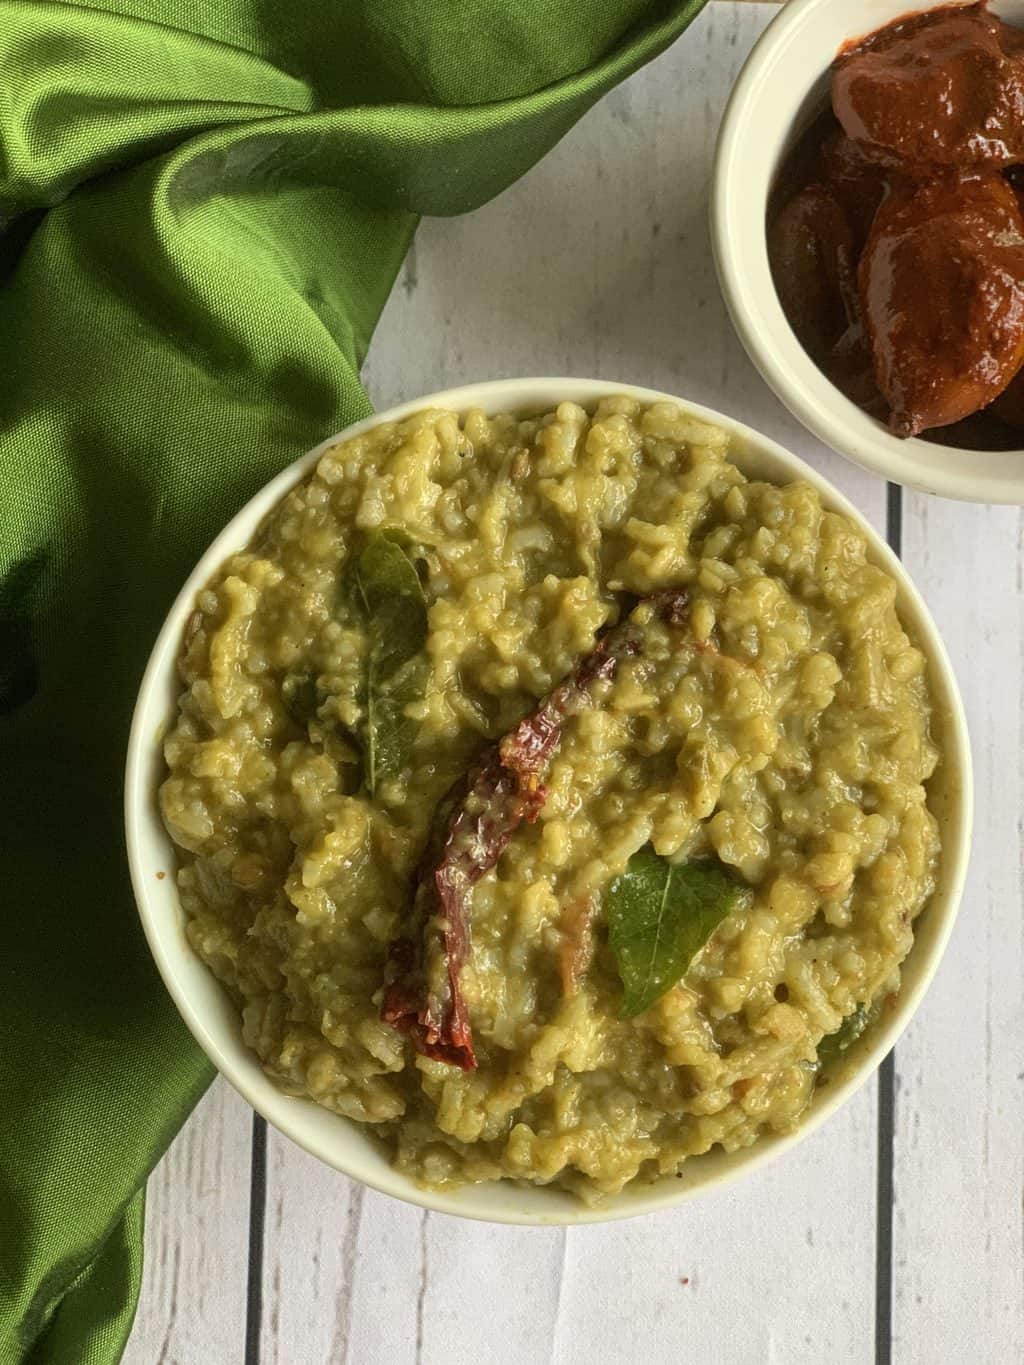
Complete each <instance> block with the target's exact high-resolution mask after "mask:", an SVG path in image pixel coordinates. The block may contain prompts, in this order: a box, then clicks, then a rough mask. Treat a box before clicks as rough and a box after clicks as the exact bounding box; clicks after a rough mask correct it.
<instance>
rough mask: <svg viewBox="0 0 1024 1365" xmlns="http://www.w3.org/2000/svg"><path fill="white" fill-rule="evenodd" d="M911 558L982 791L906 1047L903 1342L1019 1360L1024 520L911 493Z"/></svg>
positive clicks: (901, 1349)
mask: <svg viewBox="0 0 1024 1365" xmlns="http://www.w3.org/2000/svg"><path fill="white" fill-rule="evenodd" d="M905 508H906V512H905V518H904V558H905V560H906V564H907V567H908V568H909V569H910V571H911V573H912V574H913V575H914V577H915V579H916V580H917V582H918V584H919V585H920V587H921V589H922V591H923V593H924V596H925V598H926V599H927V601H928V603H929V605H930V606H931V608H932V611H933V613H934V615H935V618H936V621H937V623H938V626H939V629H940V630H941V631H942V633H943V636H944V638H945V640H946V644H947V646H948V648H949V652H950V656H951V658H952V661H953V666H954V668H955V669H956V673H957V676H958V678H959V679H960V685H961V688H962V690H963V694H964V702H965V705H966V708H967V722H968V726H969V728H970V732H971V740H972V745H973V750H974V759H975V781H976V784H977V792H976V802H977V814H976V818H975V832H974V848H973V854H972V859H971V871H970V876H969V881H968V886H967V891H966V894H965V896H964V902H963V906H962V908H961V911H960V918H959V922H958V924H957V927H956V929H955V931H954V934H953V939H952V942H951V944H950V947H949V951H948V953H947V955H946V958H945V961H944V962H943V965H942V968H941V970H940V972H939V975H938V977H937V979H936V981H935V983H934V985H933V986H932V989H931V993H930V994H929V996H928V998H927V1000H926V1001H925V1003H924V1005H923V1007H922V1009H921V1011H920V1013H919V1014H918V1016H917V1018H916V1019H915V1021H914V1023H913V1025H912V1026H911V1028H910V1029H909V1031H908V1033H907V1036H906V1039H905V1040H904V1041H903V1042H901V1044H900V1047H899V1050H898V1059H899V1066H898V1072H897V1080H898V1091H897V1101H896V1135H897V1142H896V1167H895V1184H896V1207H895V1220H894V1252H895V1265H894V1272H895V1273H894V1282H895V1298H894V1318H893V1327H894V1346H895V1353H896V1357H897V1358H898V1359H901V1360H908V1361H909V1360H924V1361H931V1360H936V1361H938V1360H956V1359H967V1358H970V1359H971V1360H976V1361H979V1362H985V1363H986V1365H1006V1363H1008V1362H1011V1361H1020V1360H1024V1216H1022V1210H1021V1197H1022V1192H1024V1175H1022V1173H1024V1084H1022V1082H1024V992H1022V987H1021V981H1022V979H1024V904H1022V893H1021V870H1022V866H1024V843H1022V811H1024V774H1022V763H1024V758H1022V754H1024V748H1022V740H1024V735H1022V732H1021V677H1022V665H1024V620H1022V611H1024V583H1022V567H1021V555H1022V549H1024V513H1022V512H1021V511H1020V509H1018V508H1010V507H970V506H964V505H962V504H959V503H955V502H948V501H946V500H944V499H940V498H929V497H926V496H924V495H921V494H909V493H908V494H907V496H906V499H905Z"/></svg>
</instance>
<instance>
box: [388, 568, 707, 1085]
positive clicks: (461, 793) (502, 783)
mask: <svg viewBox="0 0 1024 1365" xmlns="http://www.w3.org/2000/svg"><path fill="white" fill-rule="evenodd" d="M646 600H647V601H649V602H650V603H652V604H653V606H654V608H655V611H656V613H657V614H658V615H659V616H661V617H662V618H663V619H664V620H665V621H667V622H668V623H669V624H670V625H673V626H680V625H682V624H683V623H684V621H685V613H686V606H687V601H688V597H687V593H686V591H685V589H682V588H669V589H666V590H665V591H663V592H660V593H656V594H654V595H653V596H651V597H650V598H648V599H646ZM640 648H641V636H640V633H639V631H638V629H637V626H636V625H635V624H634V623H633V622H632V620H629V621H625V622H623V623H622V624H621V625H618V626H615V627H613V628H612V629H611V630H609V631H608V632H607V633H606V634H605V635H604V636H603V637H602V638H601V639H600V640H599V641H598V643H597V645H596V646H595V648H594V649H593V650H592V651H591V652H590V653H589V654H587V655H585V656H584V658H583V659H581V660H580V662H579V663H578V664H577V665H576V667H575V669H573V671H572V673H570V674H569V676H568V677H567V678H565V679H564V680H563V681H562V682H560V683H559V684H558V686H557V687H556V688H555V689H554V690H553V691H552V692H551V693H549V695H548V696H547V697H546V698H545V699H544V701H542V702H541V703H540V705H539V706H538V707H537V708H536V710H534V711H533V712H531V714H530V715H528V716H527V717H526V718H525V720H522V721H521V722H520V723H519V725H517V726H516V728H515V729H514V730H513V731H511V732H510V733H509V734H507V735H505V736H504V738H503V739H501V740H500V741H499V742H498V743H497V744H495V745H492V746H490V747H489V748H488V749H487V750H485V752H484V754H483V755H482V757H481V758H480V760H479V762H478V763H477V765H476V767H474V768H473V769H471V771H470V772H469V773H468V774H467V775H466V777H464V778H462V779H460V780H459V781H458V782H457V783H456V784H455V786H454V787H453V788H452V789H451V790H450V791H449V793H448V795H447V796H446V797H445V799H444V800H443V801H442V803H441V805H440V806H439V807H438V811H437V813H436V814H435V817H434V823H433V828H432V833H431V837H430V839H429V841H428V844H427V848H426V851H425V853H424V855H423V858H422V859H421V861H420V865H419V868H418V869H417V872H416V876H415V882H414V890H413V906H412V915H411V917H410V926H409V929H408V931H407V932H406V933H405V934H403V935H402V937H400V938H399V939H397V940H396V941H395V943H394V944H393V945H392V948H391V953H390V959H389V963H388V971H387V977H388V984H387V986H386V988H385V991H384V1001H383V1004H382V1006H381V1018H382V1019H384V1020H385V1021H386V1022H387V1023H389V1024H393V1025H394V1026H395V1028H397V1029H400V1030H401V1031H402V1032H403V1033H407V1034H408V1035H409V1037H410V1038H411V1039H412V1042H413V1045H414V1046H415V1047H416V1049H417V1051H419V1052H422V1053H423V1054H424V1056H427V1057H432V1058H434V1059H435V1060H437V1061H442V1062H448V1063H450V1064H451V1065H452V1066H458V1067H461V1068H462V1069H463V1070H464V1071H471V1070H473V1068H474V1067H475V1066H476V1054H475V1053H474V1050H473V1037H472V1031H471V1029H470V1025H469V1017H468V1014H467V1011H466V1003H465V1000H464V998H463V995H462V989H461V984H460V977H461V972H462V967H463V964H464V963H465V961H466V958H467V955H468V951H469V920H468V911H469V901H470V896H471V893H472V890H473V887H474V886H475V885H476V883H477V882H478V881H479V880H480V878H481V877H482V876H483V875H484V874H485V873H486V872H489V871H490V869H491V868H492V867H494V866H495V864H496V863H497V861H498V859H499V858H500V857H501V855H502V853H503V852H504V851H505V849H506V848H507V847H508V844H509V840H510V839H511V838H512V835H513V834H514V833H515V831H516V830H517V829H518V827H519V826H520V825H521V824H522V822H523V821H524V820H526V821H527V822H528V823H532V822H533V821H534V820H536V819H537V816H538V814H539V813H540V810H541V807H542V806H543V805H544V802H545V801H546V800H547V788H546V787H545V786H544V784H543V781H542V777H543V775H544V774H545V772H546V771H547V768H548V765H549V763H550V762H551V759H552V756H553V755H554V752H555V750H556V749H557V748H558V744H559V741H560V740H561V737H562V729H563V726H564V724H565V721H566V720H567V719H568V718H569V717H570V716H573V715H575V714H577V712H579V711H581V710H583V709H584V708H585V707H586V706H589V705H590V693H589V690H588V689H589V688H590V686H591V685H592V684H593V683H595V682H597V681H598V680H599V679H605V680H609V679H611V678H612V677H614V675H615V671H616V669H617V668H618V666H619V663H620V662H621V661H622V660H623V659H626V658H629V657H631V656H633V655H635V654H638V653H639V652H640Z"/></svg>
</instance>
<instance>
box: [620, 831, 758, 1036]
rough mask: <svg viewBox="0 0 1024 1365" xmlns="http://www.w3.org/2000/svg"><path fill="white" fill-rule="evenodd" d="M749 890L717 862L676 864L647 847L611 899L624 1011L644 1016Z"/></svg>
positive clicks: (636, 856) (636, 855)
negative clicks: (746, 890)
mask: <svg viewBox="0 0 1024 1365" xmlns="http://www.w3.org/2000/svg"><path fill="white" fill-rule="evenodd" d="M745 895H746V892H745V889H744V887H743V886H742V884H741V883H740V882H738V881H737V879H736V878H735V876H733V874H732V873H731V872H729V871H728V870H727V869H726V868H725V867H724V866H723V865H722V863H720V862H719V861H718V860H717V859H701V860H700V861H696V862H692V863H681V864H674V863H670V862H668V861H667V860H666V859H665V858H660V857H659V856H658V854H657V853H655V851H654V849H653V848H651V846H650V845H649V844H648V845H647V846H646V847H645V848H642V849H640V850H639V852H637V853H634V854H633V856H632V858H630V860H629V864H628V866H627V867H626V870H625V872H623V873H622V875H621V876H620V877H616V879H615V880H614V881H613V882H612V884H611V886H610V887H609V888H608V893H607V896H606V899H605V914H606V916H607V920H608V937H609V942H610V944H611V948H612V952H613V953H614V954H615V958H616V961H617V963H618V967H619V976H620V977H621V978H622V985H623V998H622V1007H621V1011H620V1013H621V1014H622V1017H623V1018H624V1019H630V1018H632V1017H633V1016H634V1015H636V1014H642V1013H643V1011H644V1010H646V1009H649V1008H650V1006H651V1005H653V1004H654V1002H655V1001H656V1000H658V999H659V998H660V997H661V996H663V995H664V994H665V992H666V991H667V990H669V989H670V988H671V987H672V986H674V985H675V984H676V983H677V982H678V981H679V980H680V979H681V978H682V977H683V976H684V975H685V974H686V971H687V968H688V967H689V966H690V963H691V962H692V961H693V959H694V958H695V957H696V956H697V954H698V953H699V952H700V950H701V949H702V948H703V947H704V945H705V943H707V941H708V939H709V938H710V937H711V935H712V934H713V933H714V931H715V929H716V928H717V927H718V925H719V924H721V922H722V920H723V919H725V917H726V915H728V914H729V912H730V911H731V910H733V909H734V908H735V907H736V906H737V905H738V904H739V902H740V901H741V900H742V899H743V898H744V896H745Z"/></svg>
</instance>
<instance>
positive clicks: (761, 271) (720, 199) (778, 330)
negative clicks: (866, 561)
mask: <svg viewBox="0 0 1024 1365" xmlns="http://www.w3.org/2000/svg"><path fill="white" fill-rule="evenodd" d="M973 2H974V0H891V6H892V13H891V14H890V13H888V5H887V7H886V9H887V12H886V13H885V14H882V15H881V16H879V13H878V10H877V0H858V3H855V4H847V5H844V6H837V5H836V4H835V0H789V2H788V3H787V4H786V5H785V6H783V8H782V9H781V10H780V11H779V12H778V14H776V15H775V16H774V17H773V18H772V20H771V22H770V23H769V24H768V27H767V28H766V29H765V30H764V32H763V33H762V34H761V36H760V38H759V39H758V41H757V42H756V43H755V45H754V47H753V48H752V49H751V52H750V54H749V56H748V57H747V60H746V62H745V63H744V65H743V67H742V69H741V71H740V74H739V76H738V78H737V80H736V83H735V85H734V86H733V89H732V91H731V93H730V96H729V99H728V101H727V103H726V108H725V112H724V114H723V116H722V122H721V125H720V128H719V134H718V140H717V145H716V149H715V157H714V166H713V171H712V181H711V194H710V199H709V221H710V231H711V244H712V254H713V256H714V261H715V269H716V272H717V275H718V282H719V287H720V289H721V291H722V296H723V298H724V299H725V303H726V307H727V309H728V312H729V315H730V317H731V319H732V323H733V326H734V328H735V329H736V333H737V335H738V336H739V339H740V342H741V343H742V345H743V348H744V350H745V351H746V352H747V355H748V356H749V357H750V359H751V361H752V362H753V364H754V366H755V367H756V368H757V370H758V371H759V372H760V374H761V376H762V378H763V379H764V380H765V381H766V383H767V384H768V385H769V387H770V388H771V389H772V390H773V391H774V392H775V394H776V396H777V397H778V398H779V399H780V400H781V401H782V403H783V404H785V406H786V407H787V408H788V409H789V411H790V412H791V413H792V414H793V416H794V417H796V418H797V420H798V421H800V422H801V423H802V424H803V425H804V426H805V427H806V428H807V429H808V430H809V431H810V432H811V433H812V434H813V435H815V436H816V437H817V438H818V439H819V440H821V441H823V442H824V443H825V444H826V445H827V446H829V447H830V448H831V449H833V450H836V451H837V452H838V453H839V454H841V455H844V456H845V457H846V458H847V459H850V460H852V461H854V463H856V464H859V465H860V466H861V467H862V468H864V469H868V470H871V471H872V472H873V473H875V474H881V475H882V476H883V477H884V478H887V479H890V480H892V481H893V482H895V483H899V484H902V485H904V486H906V487H908V488H915V489H918V490H920V491H921V492H925V493H935V494H940V495H942V496H944V497H950V498H958V499H960V500H962V501H966V502H983V503H1000V504H1007V505H1020V504H1022V503H1024V440H1022V448H1021V449H1019V450H1008V451H977V450H970V449H966V448H961V447H943V446H939V445H935V444H933V443H932V442H929V441H923V440H921V439H920V438H918V437H912V438H910V439H907V440H902V439H900V438H899V437H896V436H893V435H892V434H891V433H890V432H889V431H888V430H887V429H886V428H885V426H884V425H883V424H882V423H881V422H879V421H878V420H877V419H876V418H874V417H870V416H868V414H867V413H865V412H863V411H862V410H861V409H860V408H858V407H857V406H856V405H855V404H854V403H852V402H851V401H850V400H849V399H848V398H846V397H845V396H844V395H843V394H842V393H840V391H839V390H838V389H837V388H835V386H834V385H833V384H832V382H831V381H830V380H829V379H827V378H826V376H825V375H824V374H823V373H822V372H821V370H820V369H819V368H818V366H817V365H816V364H815V363H814V361H813V360H811V358H810V357H809V356H808V355H807V353H806V352H805V351H804V349H803V347H802V346H801V344H800V342H799V341H798V340H797V339H796V336H795V335H794V333H793V331H792V329H791V328H790V326H789V323H788V320H787V319H786V317H785V315H784V313H783V312H782V307H781V305H780V303H779V301H778V297H777V294H776V291H775V286H774V283H773V282H772V279H771V271H770V268H769V266H768V260H767V251H766V249H763V250H762V249H757V250H756V251H755V248H754V242H755V238H759V239H760V244H761V245H762V246H763V242H764V236H765V233H764V218H763V214H762V213H761V212H760V207H761V202H762V201H761V198H760V194H758V197H757V199H756V202H755V203H754V204H753V207H752V208H751V200H750V197H749V191H750V182H751V177H750V169H749V168H750V164H751V161H752V159H753V160H755V161H760V160H762V159H763V158H761V157H760V156H756V155H755V154H754V153H753V152H752V150H751V149H750V148H749V147H748V146H747V141H748V138H749V136H750V135H751V130H752V129H756V128H758V127H759V126H761V123H762V121H761V120H759V119H758V117H757V110H758V107H759V105H761V104H762V102H763V101H764V100H765V99H770V98H771V93H770V92H771V91H772V90H778V89H779V88H780V83H781V86H782V87H785V88H789V87H790V86H791V80H790V77H791V75H792V72H793V69H794V66H795V63H793V62H791V60H790V55H791V54H793V53H796V50H797V46H798V45H799V44H800V42H801V41H802V40H803V38H804V35H805V33H806V31H807V29H808V27H809V26H810V25H811V24H812V23H813V22H814V21H815V19H817V18H818V17H819V15H820V14H821V12H822V11H825V10H827V11H828V13H829V15H830V16H831V15H835V14H841V17H842V20H843V23H844V31H845V33H846V35H847V37H848V38H851V39H857V38H859V37H862V36H863V35H864V34H866V33H870V32H872V31H873V30H874V29H876V28H878V27H880V26H882V25H884V24H886V23H890V22H893V21H894V20H895V19H896V18H897V17H903V16H905V15H907V14H913V13H916V12H918V11H924V10H928V9H935V8H938V7H940V6H947V7H949V8H951V9H955V8H962V7H963V6H964V5H967V4H971V3H973ZM998 3H999V0H997V8H998ZM1004 3H1005V0H1004ZM837 50H838V46H836V48H835V49H830V50H828V51H822V53H821V64H820V66H819V65H817V64H816V63H812V64H811V65H808V64H807V62H806V54H805V52H804V50H803V48H801V49H800V54H799V55H800V62H799V73H800V74H799V76H798V78H797V82H798V83H797V86H796V87H794V88H795V89H796V90H798V91H799V93H801V94H802V95H804V96H807V95H809V94H810V92H811V91H812V90H813V88H814V86H815V85H816V84H817V83H818V82H819V81H820V80H822V79H823V78H824V76H825V75H826V74H827V71H828V68H829V66H830V65H831V62H832V60H833V58H834V57H835V55H836V51H837ZM791 128H792V125H790V126H789V128H787V136H788V133H789V132H790V131H791ZM784 142H785V139H782V140H779V141H778V142H777V143H776V144H775V154H777V153H778V152H779V151H781V149H782V147H783V146H784ZM755 255H756V265H755V264H753V263H752V261H753V259H754V257H755ZM741 256H742V257H743V261H742V263H741Z"/></svg>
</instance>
